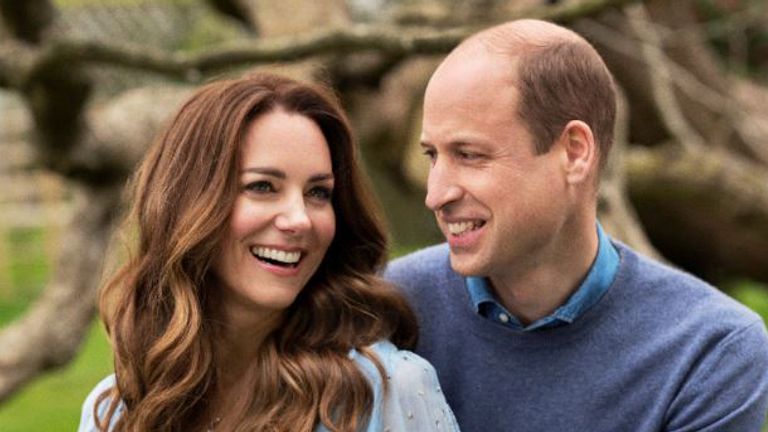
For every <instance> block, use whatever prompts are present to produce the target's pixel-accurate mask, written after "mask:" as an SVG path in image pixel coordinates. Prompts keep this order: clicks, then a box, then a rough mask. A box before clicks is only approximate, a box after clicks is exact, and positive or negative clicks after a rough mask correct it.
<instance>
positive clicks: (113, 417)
mask: <svg viewBox="0 0 768 432" xmlns="http://www.w3.org/2000/svg"><path fill="white" fill-rule="evenodd" d="M277 108H280V109H283V110H285V111H287V112H290V113H298V114H301V115H304V116H306V117H308V118H310V119H312V120H313V121H314V122H315V123H316V124H317V125H318V126H319V127H320V129H321V130H322V132H323V134H324V136H325V139H326V141H327V142H328V145H329V147H330V153H331V159H332V160H331V163H332V167H333V174H334V179H335V186H334V193H333V198H332V203H333V208H334V211H335V214H336V227H337V228H336V235H335V237H334V239H333V241H332V243H331V245H330V247H329V249H328V251H327V253H326V255H325V258H324V260H323V262H322V263H321V265H320V267H319V268H318V270H317V272H316V273H315V274H314V275H313V277H312V278H311V280H310V282H309V283H308V284H307V286H306V287H304V289H303V290H302V291H301V293H300V294H299V295H298V297H297V298H296V300H295V302H294V303H293V304H292V305H291V306H290V307H289V308H288V309H287V310H286V313H285V317H284V320H283V322H282V324H281V325H280V326H279V327H278V328H277V329H276V330H274V331H273V332H272V333H271V334H270V335H269V336H268V337H267V339H266V341H265V342H264V343H263V344H262V347H261V349H260V352H259V354H258V356H257V359H256V360H255V361H254V364H253V367H252V370H250V371H249V373H248V374H247V376H248V377H249V378H248V379H250V380H251V384H252V385H250V386H249V387H250V388H249V394H244V395H241V396H240V397H241V398H245V399H244V400H245V401H246V402H245V403H244V404H243V407H244V408H243V409H241V410H240V413H239V414H237V415H236V416H234V417H235V418H226V419H224V421H223V422H222V426H224V423H226V430H230V429H236V430H249V431H251V430H259V431H261V430H271V431H287V430H290V431H310V430H312V429H313V428H314V426H315V425H316V424H318V423H323V424H324V425H325V426H326V427H328V429H330V430H331V431H354V430H357V429H358V428H359V427H361V426H362V425H363V424H364V422H365V420H366V418H367V417H368V415H369V414H370V410H371V408H372V402H373V393H372V390H371V388H370V385H369V384H368V382H367V380H366V378H365V376H364V375H363V374H362V372H361V371H360V370H359V369H358V368H357V367H356V365H355V363H354V362H353V361H352V360H350V359H349V357H348V353H349V351H350V349H352V348H356V349H358V350H360V352H362V353H363V354H364V355H367V356H368V357H369V358H372V360H374V363H375V364H376V365H377V367H378V368H379V371H380V372H381V371H382V368H381V367H380V365H379V363H378V361H376V359H375V356H373V355H371V353H370V352H369V351H368V350H366V348H365V347H366V346H368V345H370V344H372V343H374V342H375V341H377V340H380V339H385V338H389V339H390V340H392V341H393V342H394V343H395V344H396V345H399V346H401V347H406V348H407V347H412V346H413V344H414V343H415V341H416V321H415V317H414V315H413V313H412V311H411V310H410V309H409V307H408V305H407V304H406V302H405V300H404V299H403V298H402V297H401V296H400V295H399V293H397V292H396V291H395V290H394V289H393V288H391V287H390V286H388V285H387V284H386V283H385V282H383V281H382V280H380V279H379V278H378V277H377V276H376V273H377V272H378V271H379V270H380V268H381V266H382V265H383V262H384V259H385V252H386V237H385V235H384V232H383V229H382V225H381V221H380V219H379V216H378V215H379V213H378V211H377V209H376V206H375V203H374V202H373V201H372V196H373V195H372V193H371V192H370V190H369V188H368V186H367V183H366V182H365V181H364V178H363V176H362V173H361V171H360V168H359V167H358V164H357V161H356V152H355V146H354V143H353V140H352V136H351V132H350V128H349V126H348V121H347V119H346V117H345V115H344V114H343V112H342V111H341V109H340V108H339V105H338V102H337V101H336V99H335V98H334V97H333V96H332V95H330V94H329V92H328V91H326V90H325V89H323V88H322V87H316V86H312V85H308V84H303V83H299V82H296V81H293V80H291V79H287V78H282V77H278V76H275V75H270V74H251V75H247V76H245V77H242V78H238V79H230V80H222V81H218V82H214V83H211V84H208V85H205V86H204V87H202V88H201V89H200V90H199V91H197V92H196V93H195V94H194V95H193V96H192V97H191V98H190V100H189V101H187V102H186V104H185V105H184V106H183V107H182V108H181V110H180V111H179V112H178V114H177V115H176V116H175V118H174V119H173V121H171V122H170V124H169V125H168V126H167V128H166V129H165V130H164V132H163V133H162V134H161V135H160V136H159V137H158V138H157V140H156V141H155V142H154V144H153V146H152V148H151V149H150V151H149V152H148V154H147V156H146V158H145V159H144V161H143V162H142V164H141V166H140V168H139V170H138V172H137V174H136V176H135V178H134V180H133V183H132V194H133V196H132V200H133V208H132V212H131V215H130V216H129V218H128V220H129V221H130V223H133V224H134V226H135V228H134V229H137V233H138V244H137V245H136V247H137V250H136V251H135V253H134V254H133V256H132V257H131V258H129V260H128V261H127V262H126V263H125V264H124V265H123V266H122V267H121V268H120V269H119V270H118V272H117V273H116V274H115V276H114V277H113V278H112V279H111V280H110V281H109V282H108V283H107V284H106V285H105V287H104V289H103V291H102V294H101V298H100V311H101V315H102V319H103V320H104V322H105V324H106V327H107V331H108V333H109V336H110V340H111V344H112V347H113V350H114V361H115V374H116V380H117V381H116V382H117V384H116V386H115V387H113V388H112V389H110V390H108V391H106V392H104V393H103V394H102V395H101V397H100V398H99V403H97V404H96V406H95V407H94V410H95V411H97V412H96V414H97V415H96V418H97V424H99V427H100V428H101V429H102V430H106V429H107V428H108V425H110V423H112V422H114V428H113V429H112V430H120V431H160V430H162V431H181V430H198V429H204V427H203V425H200V424H199V423H200V421H202V419H201V418H200V415H201V413H204V412H206V408H207V407H208V401H209V400H210V398H211V396H212V395H213V390H214V389H215V388H216V383H217V380H218V376H217V374H218V372H217V367H216V364H215V361H216V360H215V359H216V353H215V344H214V338H215V334H216V332H217V331H218V330H217V328H218V326H219V324H217V320H216V319H215V317H213V316H212V313H211V311H212V310H214V308H213V306H212V304H213V303H214V301H215V296H216V284H217V282H216V280H215V277H214V276H213V274H212V271H211V264H212V261H213V256H212V255H213V254H214V253H215V252H214V251H215V250H216V247H217V245H218V243H219V240H220V239H221V238H222V237H223V233H224V232H225V230H226V229H227V226H228V222H229V217H230V213H231V210H232V208H233V204H234V201H235V198H236V196H237V194H238V193H239V174H238V171H239V167H240V149H241V143H242V142H243V137H244V134H245V131H246V127H247V126H248V124H249V123H250V122H252V121H253V120H254V119H255V118H257V117H258V116H260V115H263V114H265V113H268V112H270V111H272V110H275V109H277ZM276 145H278V144H276ZM296 157H312V155H296ZM384 382H385V383H386V379H385V380H384ZM241 400H242V399H241ZM101 402H104V403H108V409H107V410H106V414H104V413H102V415H101V416H99V415H98V407H99V405H100V404H101ZM121 402H122V403H124V408H123V410H122V412H121V413H120V414H116V410H117V408H118V406H119V405H120V403H121Z"/></svg>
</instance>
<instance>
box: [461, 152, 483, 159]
mask: <svg viewBox="0 0 768 432" xmlns="http://www.w3.org/2000/svg"><path fill="white" fill-rule="evenodd" d="M457 154H458V155H459V158H461V159H465V160H475V159H478V158H479V157H480V155H479V154H477V153H471V152H466V151H460V152H458V153H457Z"/></svg>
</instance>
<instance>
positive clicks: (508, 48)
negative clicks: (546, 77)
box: [456, 19, 591, 57]
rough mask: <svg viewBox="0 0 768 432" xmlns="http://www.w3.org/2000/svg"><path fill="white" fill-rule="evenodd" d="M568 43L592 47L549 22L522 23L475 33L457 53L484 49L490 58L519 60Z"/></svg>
mask: <svg viewBox="0 0 768 432" xmlns="http://www.w3.org/2000/svg"><path fill="white" fill-rule="evenodd" d="M569 43H571V44H578V45H585V46H587V47H591V45H590V43H589V42H587V40H586V39H584V38H583V37H582V36H580V35H579V34H578V33H576V32H574V31H572V30H570V29H567V28H565V27H561V26H559V25H556V24H553V23H550V22H547V21H540V20H534V19H522V20H516V21H510V22H507V23H504V24H499V25H497V26H494V27H491V28H488V29H486V30H483V31H481V32H479V33H476V34H474V35H472V36H470V37H469V38H468V39H466V40H464V41H463V42H462V43H461V44H459V46H458V47H457V49H456V51H460V52H463V51H475V50H476V49H478V48H484V49H485V50H486V51H487V52H488V53H489V54H502V55H505V56H511V57H518V56H525V55H526V54H530V53H532V52H535V51H538V50H541V49H546V48H551V47H552V46H553V45H559V44H569Z"/></svg>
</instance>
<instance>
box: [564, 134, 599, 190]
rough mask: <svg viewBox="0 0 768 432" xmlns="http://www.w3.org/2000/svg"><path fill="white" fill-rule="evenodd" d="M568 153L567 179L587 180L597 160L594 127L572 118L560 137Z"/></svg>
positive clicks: (574, 182) (580, 181) (575, 180)
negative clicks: (591, 127)
mask: <svg viewBox="0 0 768 432" xmlns="http://www.w3.org/2000/svg"><path fill="white" fill-rule="evenodd" d="M559 141H560V145H562V146H563V149H564V150H565V155H566V158H567V159H566V164H565V171H566V181H567V182H568V183H570V184H576V183H582V182H585V181H586V180H587V179H588V178H590V177H591V173H592V171H593V168H592V167H593V166H594V165H595V163H596V161H597V143H596V142H595V137H594V135H593V134H592V129H590V127H589V126H588V125H587V124H586V123H584V122H583V121H581V120H571V121H570V122H568V124H566V125H565V128H563V133H562V135H560V138H559Z"/></svg>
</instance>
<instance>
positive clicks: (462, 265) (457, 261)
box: [450, 252, 482, 277]
mask: <svg viewBox="0 0 768 432" xmlns="http://www.w3.org/2000/svg"><path fill="white" fill-rule="evenodd" d="M450 258H451V268H452V269H453V271H455V272H456V273H458V274H460V275H461V276H464V277H466V276H477V275H480V274H482V266H481V265H479V264H480V263H479V262H478V260H477V259H476V257H475V256H467V255H464V254H462V255H458V254H454V253H453V252H451V254H450Z"/></svg>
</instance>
